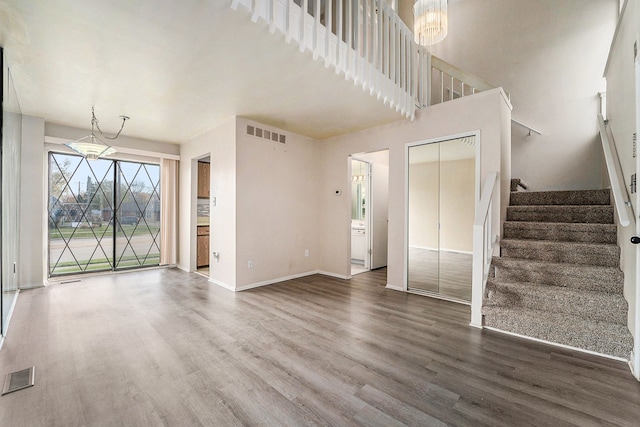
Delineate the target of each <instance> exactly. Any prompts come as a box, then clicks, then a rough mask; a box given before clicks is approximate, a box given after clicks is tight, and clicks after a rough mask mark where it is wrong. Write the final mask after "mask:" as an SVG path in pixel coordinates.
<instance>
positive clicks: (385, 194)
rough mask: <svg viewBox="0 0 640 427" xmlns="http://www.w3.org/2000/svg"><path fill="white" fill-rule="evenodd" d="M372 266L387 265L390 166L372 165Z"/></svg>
mask: <svg viewBox="0 0 640 427" xmlns="http://www.w3.org/2000/svg"><path fill="white" fill-rule="evenodd" d="M371 166H372V167H371V207H370V208H371V213H372V215H371V222H372V224H371V231H372V232H371V268H372V269H374V268H381V267H385V266H386V265H387V243H388V234H389V166H387V165H383V164H379V163H373V164H372V165H371Z"/></svg>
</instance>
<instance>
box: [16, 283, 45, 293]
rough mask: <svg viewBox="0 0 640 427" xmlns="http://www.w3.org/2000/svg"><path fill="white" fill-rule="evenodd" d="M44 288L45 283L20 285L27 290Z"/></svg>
mask: <svg viewBox="0 0 640 427" xmlns="http://www.w3.org/2000/svg"><path fill="white" fill-rule="evenodd" d="M38 288H44V283H34V284H32V285H20V289H22V290H23V291H27V290H30V289H38Z"/></svg>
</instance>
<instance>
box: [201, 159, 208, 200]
mask: <svg viewBox="0 0 640 427" xmlns="http://www.w3.org/2000/svg"><path fill="white" fill-rule="evenodd" d="M210 170H211V165H210V164H209V163H205V162H198V198H199V199H208V198H209V196H210V194H211V192H210V189H209V173H210V172H209V171H210Z"/></svg>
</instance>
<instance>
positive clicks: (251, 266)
mask: <svg viewBox="0 0 640 427" xmlns="http://www.w3.org/2000/svg"><path fill="white" fill-rule="evenodd" d="M247 268H253V260H252V259H250V260H249V261H247Z"/></svg>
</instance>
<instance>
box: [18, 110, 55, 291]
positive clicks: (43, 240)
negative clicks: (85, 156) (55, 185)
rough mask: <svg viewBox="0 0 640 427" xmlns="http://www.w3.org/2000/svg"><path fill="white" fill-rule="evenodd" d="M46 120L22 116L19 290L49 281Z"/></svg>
mask: <svg viewBox="0 0 640 427" xmlns="http://www.w3.org/2000/svg"><path fill="white" fill-rule="evenodd" d="M44 127H45V124H44V120H43V119H41V118H39V117H33V116H22V157H21V165H20V166H21V167H20V174H21V176H20V186H21V191H20V193H21V195H22V196H21V198H20V221H21V222H22V226H21V227H20V260H21V262H20V271H19V274H20V288H21V289H27V288H33V287H38V286H43V284H44V278H45V277H47V259H48V258H49V255H48V253H47V245H48V242H47V237H46V235H47V227H48V223H47V214H46V209H47V204H46V191H47V188H48V184H47V182H48V176H47V159H46V156H45V155H43V146H44Z"/></svg>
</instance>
